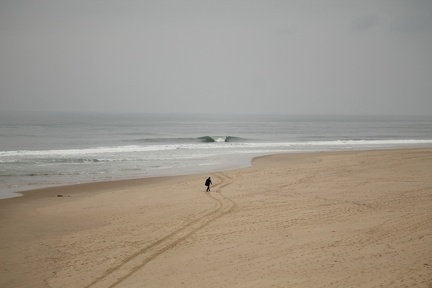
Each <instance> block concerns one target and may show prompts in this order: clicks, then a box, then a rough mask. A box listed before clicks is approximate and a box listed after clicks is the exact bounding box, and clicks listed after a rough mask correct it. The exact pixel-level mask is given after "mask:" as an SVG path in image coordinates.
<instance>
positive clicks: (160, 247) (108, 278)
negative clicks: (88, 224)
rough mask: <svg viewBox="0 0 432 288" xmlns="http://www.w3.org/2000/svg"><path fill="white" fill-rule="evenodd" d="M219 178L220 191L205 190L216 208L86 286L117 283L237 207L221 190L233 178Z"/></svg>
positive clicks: (220, 174)
mask: <svg viewBox="0 0 432 288" xmlns="http://www.w3.org/2000/svg"><path fill="white" fill-rule="evenodd" d="M217 178H218V179H219V181H218V184H216V185H214V186H213V187H212V188H213V189H214V188H216V193H215V192H210V193H207V192H205V193H206V196H207V197H210V198H212V199H213V200H214V201H215V202H216V208H214V209H213V210H211V211H210V212H208V213H206V214H205V215H204V216H202V217H200V218H198V219H195V220H193V221H191V222H189V223H187V224H186V225H184V226H183V227H181V228H179V229H177V230H175V231H173V232H172V233H170V234H168V235H166V236H165V237H162V238H160V239H159V240H157V241H155V242H153V243H151V244H149V245H147V246H145V247H143V248H142V249H140V250H139V251H137V252H135V253H134V254H132V255H131V256H129V257H127V258H126V259H124V260H123V261H122V262H121V263H120V264H118V265H116V266H113V267H111V268H110V269H108V270H107V271H106V272H105V273H104V274H103V275H101V276H99V277H98V278H96V279H95V280H94V281H93V282H91V283H90V284H88V285H87V286H85V288H97V287H104V288H106V287H108V288H112V287H116V286H117V285H119V284H120V283H121V282H123V281H124V280H126V279H127V278H128V277H130V276H131V275H132V274H134V273H136V272H137V271H138V270H139V269H141V268H143V267H144V266H145V265H146V264H147V263H149V262H150V261H152V260H153V259H155V258H156V257H158V256H160V255H161V254H163V253H165V252H167V251H169V250H170V249H172V248H173V247H174V246H176V245H177V244H179V243H180V242H182V241H183V240H185V239H187V238H188V237H190V236H191V235H193V234H194V233H195V232H197V231H198V230H200V229H202V228H204V227H206V226H207V225H209V224H210V223H211V222H213V221H215V220H216V219H218V218H220V217H222V216H224V215H226V214H228V213H230V212H232V211H233V210H234V209H236V208H237V204H236V203H235V202H234V201H232V200H231V199H230V198H228V197H226V196H225V195H223V194H222V193H221V192H222V188H223V187H226V186H228V185H230V184H231V183H232V182H233V179H232V178H230V177H228V176H226V175H224V174H222V173H218V174H217Z"/></svg>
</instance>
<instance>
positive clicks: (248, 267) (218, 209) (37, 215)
mask: <svg viewBox="0 0 432 288" xmlns="http://www.w3.org/2000/svg"><path fill="white" fill-rule="evenodd" d="M208 176H211V177H212V181H213V184H214V185H213V186H212V188H211V192H210V193H206V192H205V189H206V187H205V186H204V181H205V179H206V178H207V177H208ZM58 195H61V196H62V197H58ZM0 219H1V223H0V235H1V243H0V256H1V258H2V261H1V262H0V287H53V288H54V287H200V288H201V287H411V286H416V287H432V149H403V150H379V151H354V152H353V151H350V152H325V153H324V152H319V153H307V154H277V155H272V156H266V157H259V158H256V159H255V160H254V161H253V166H252V167H250V168H246V169H238V170H231V171H224V172H218V173H210V174H201V175H191V176H181V177H160V178H148V179H140V180H127V181H114V182H102V183H91V184H82V185H72V186H65V187H52V188H47V189H40V190H37V191H30V192H28V193H25V196H23V197H18V198H11V199H4V200H0Z"/></svg>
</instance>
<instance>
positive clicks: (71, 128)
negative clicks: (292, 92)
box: [0, 112, 432, 198]
mask: <svg viewBox="0 0 432 288" xmlns="http://www.w3.org/2000/svg"><path fill="white" fill-rule="evenodd" d="M408 147H413V148H414V147H432V117H426V116H425V117H414V116H319V115H315V116H293V115H148V114H146V115H140V114H97V113H88V114H86V113H75V114H74V113H11V112H2V113H1V114H0V198H8V197H14V196H19V193H13V192H19V191H24V190H30V189H35V188H41V187H48V186H55V185H64V184H76V183H86V182H94V181H108V180H120V179H132V178H142V177H152V176H167V175H183V174H191V173H196V172H209V173H210V172H211V171H218V170H223V169H229V168H240V167H246V166H249V165H250V161H251V159H252V158H253V157H255V156H260V155H267V154H274V153H297V152H314V151H342V150H344V151H345V150H365V149H386V148H408Z"/></svg>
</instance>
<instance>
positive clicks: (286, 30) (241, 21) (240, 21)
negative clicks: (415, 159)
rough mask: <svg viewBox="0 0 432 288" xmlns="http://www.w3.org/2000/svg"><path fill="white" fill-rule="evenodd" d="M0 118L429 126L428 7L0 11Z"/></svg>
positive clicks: (87, 4) (13, 4) (88, 6)
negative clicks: (57, 114)
mask: <svg viewBox="0 0 432 288" xmlns="http://www.w3.org/2000/svg"><path fill="white" fill-rule="evenodd" d="M0 110H3V111H4V110H11V111H13V110H37V111H44V110H58V111H119V112H128V111H129V112H152V113H158V112H169V113H171V112H175V113H207V112H209V113H289V114H292V113H295V114H304V113H324V114H328V113H339V114H340V113H343V114H350V113H355V114H365V113H367V114H369V113H372V114H382V113H384V114H426V115H428V114H432V113H431V111H432V1H430V0H425V1H420V0H419V1H416V0H388V1H379V0H372V1H367V0H364V1H357V0H355V1H348V0H328V1H319V0H316V1H307V0H306V1H305V0H298V1H292V0H285V1H283V0H281V1H273V0H262V1H254V0H244V1H236V0H222V1H206V0H196V1H190V0H185V1H164V0H156V1H144V0H143V1H132V0H127V1H120V0H118V1H114V0H103V1H102V0H100V1H96V0H93V1H87V0H86V1H79V0H74V1H68V0H51V1H46V0H38V1H34V0H28V1H25V0H17V1H12V0H0Z"/></svg>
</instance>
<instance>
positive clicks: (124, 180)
mask: <svg viewBox="0 0 432 288" xmlns="http://www.w3.org/2000/svg"><path fill="white" fill-rule="evenodd" d="M418 149H432V148H431V147H429V146H427V147H413V148H400V147H396V148H383V149H360V150H335V151H307V152H303V151H302V152H298V151H291V152H281V153H268V154H264V155H258V156H251V158H250V160H249V164H247V165H246V164H244V162H245V161H244V160H243V161H241V162H240V163H243V164H239V163H237V165H234V164H233V165H232V166H229V167H228V166H223V168H221V167H219V168H215V169H214V170H212V169H210V170H208V171H206V170H203V171H198V170H191V171H190V172H188V173H186V174H179V173H173V172H171V173H167V174H164V173H162V174H161V175H155V176H144V177H138V178H118V179H113V180H102V181H91V182H82V183H72V184H69V183H68V184H64V185H57V184H53V185H50V186H44V187H39V188H30V189H25V190H19V191H11V192H7V193H9V194H14V195H15V194H17V195H16V196H12V197H6V198H0V203H1V202H2V201H4V200H9V199H14V198H23V197H28V195H29V194H30V193H42V194H44V193H49V191H51V192H52V190H61V191H63V190H66V191H73V190H74V189H75V188H76V189H79V188H82V189H87V186H88V188H90V189H95V188H96V189H97V188H98V187H99V186H100V185H108V184H114V185H115V186H116V187H117V185H127V184H128V182H130V184H132V183H134V182H136V184H134V185H140V184H145V183H144V182H146V181H147V180H148V179H155V180H156V179H159V180H160V181H163V179H164V178H171V177H186V176H197V175H207V174H212V173H218V172H225V171H231V170H238V169H247V168H250V167H252V166H253V165H254V162H255V160H258V159H262V158H266V157H272V156H274V155H287V154H288V155H308V154H316V153H355V152H367V151H393V150H418ZM203 177H204V176H203ZM69 193H70V192H69ZM59 194H61V193H59ZM34 196H36V195H34Z"/></svg>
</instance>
